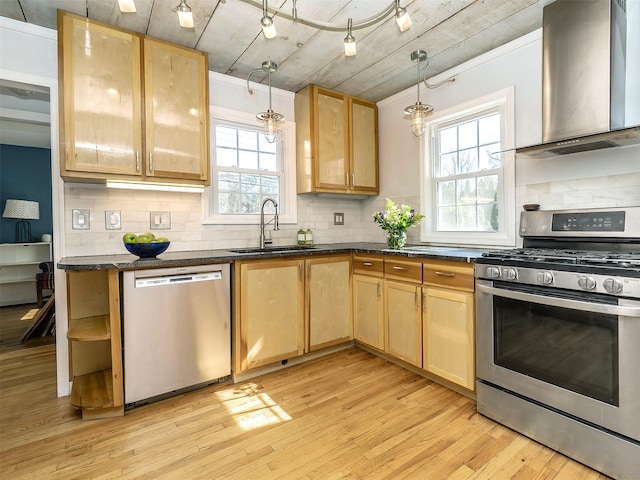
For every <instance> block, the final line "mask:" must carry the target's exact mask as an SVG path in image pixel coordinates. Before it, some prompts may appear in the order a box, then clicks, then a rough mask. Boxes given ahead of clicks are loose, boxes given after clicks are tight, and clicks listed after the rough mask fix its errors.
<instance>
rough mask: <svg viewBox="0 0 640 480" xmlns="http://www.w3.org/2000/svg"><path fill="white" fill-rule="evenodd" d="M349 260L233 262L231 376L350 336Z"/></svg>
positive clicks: (343, 340)
mask: <svg viewBox="0 0 640 480" xmlns="http://www.w3.org/2000/svg"><path fill="white" fill-rule="evenodd" d="M350 270H351V258H350V256H349V255H332V256H326V257H314V258H309V259H306V260H305V259H301V258H297V259H286V260H284V259H274V260H264V261H246V262H237V263H236V265H235V272H236V280H235V282H236V287H235V288H236V289H235V291H236V296H235V311H236V314H235V319H234V322H235V334H234V345H235V357H234V360H233V365H234V372H235V373H236V374H238V373H240V372H244V371H246V370H250V369H252V368H257V367H261V366H264V365H267V364H272V363H275V362H279V361H283V360H288V359H290V358H294V357H297V356H300V355H303V354H304V353H308V352H313V351H316V350H320V349H322V348H326V347H329V346H332V345H337V344H339V343H344V342H347V341H349V340H351V339H352V338H353V326H352V315H351V276H350Z"/></svg>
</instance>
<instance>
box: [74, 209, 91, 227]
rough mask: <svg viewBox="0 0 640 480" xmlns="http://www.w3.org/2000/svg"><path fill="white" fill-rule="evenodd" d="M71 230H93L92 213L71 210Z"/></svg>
mask: <svg viewBox="0 0 640 480" xmlns="http://www.w3.org/2000/svg"><path fill="white" fill-rule="evenodd" d="M71 218H72V221H71V228H72V229H73V230H89V228H91V221H90V219H91V212H90V211H89V210H84V209H82V210H80V209H74V210H71Z"/></svg>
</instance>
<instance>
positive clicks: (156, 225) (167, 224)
mask: <svg viewBox="0 0 640 480" xmlns="http://www.w3.org/2000/svg"><path fill="white" fill-rule="evenodd" d="M149 228H150V229H151V230H168V229H170V228H171V212H160V211H158V212H149Z"/></svg>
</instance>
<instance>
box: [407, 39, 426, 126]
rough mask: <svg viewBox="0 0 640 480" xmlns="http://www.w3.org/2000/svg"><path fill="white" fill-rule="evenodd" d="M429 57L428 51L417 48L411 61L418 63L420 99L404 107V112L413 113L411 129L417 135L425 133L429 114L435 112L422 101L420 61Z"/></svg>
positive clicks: (417, 86) (412, 54)
mask: <svg viewBox="0 0 640 480" xmlns="http://www.w3.org/2000/svg"><path fill="white" fill-rule="evenodd" d="M426 59H427V52H425V51H424V50H416V51H415V52H413V53H411V61H412V62H416V64H417V68H416V70H417V76H416V88H417V90H418V99H417V101H416V103H414V104H413V105H411V106H409V107H407V108H405V109H404V113H406V114H407V115H411V131H412V132H413V134H414V135H415V136H416V137H419V136H420V135H422V134H423V133H424V128H425V123H426V119H427V115H428V114H429V113H431V112H433V107H432V106H431V105H427V104H423V103H421V102H420V62H422V61H424V60H426Z"/></svg>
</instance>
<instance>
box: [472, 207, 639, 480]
mask: <svg viewBox="0 0 640 480" xmlns="http://www.w3.org/2000/svg"><path fill="white" fill-rule="evenodd" d="M520 235H521V236H522V237H523V248H519V249H514V250H499V251H491V252H487V253H485V254H484V255H483V257H482V258H479V259H478V260H477V263H476V274H475V275H476V292H477V293H476V351H477V362H476V363H477V365H476V370H477V377H478V379H477V405H478V412H480V413H482V414H483V415H486V416H487V417H490V418H492V419H495V420H496V421H498V422H500V423H502V424H504V425H506V426H508V427H511V428H513V429H514V430H517V431H519V432H521V433H523V434H525V435H527V436H529V437H531V438H533V439H535V440H537V441H539V442H541V443H543V444H545V445H548V446H550V447H552V448H554V449H556V450H558V451H560V452H562V453H564V454H565V455H567V456H569V457H572V458H574V459H576V460H578V461H580V462H582V463H584V464H586V465H589V466H591V467H592V468H594V469H596V470H599V471H601V472H603V473H605V474H607V475H609V476H611V477H614V478H618V479H632V478H633V479H638V478H640V207H627V208H612V209H584V210H571V211H566V210H563V211H533V212H523V213H522V216H521V221H520Z"/></svg>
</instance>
